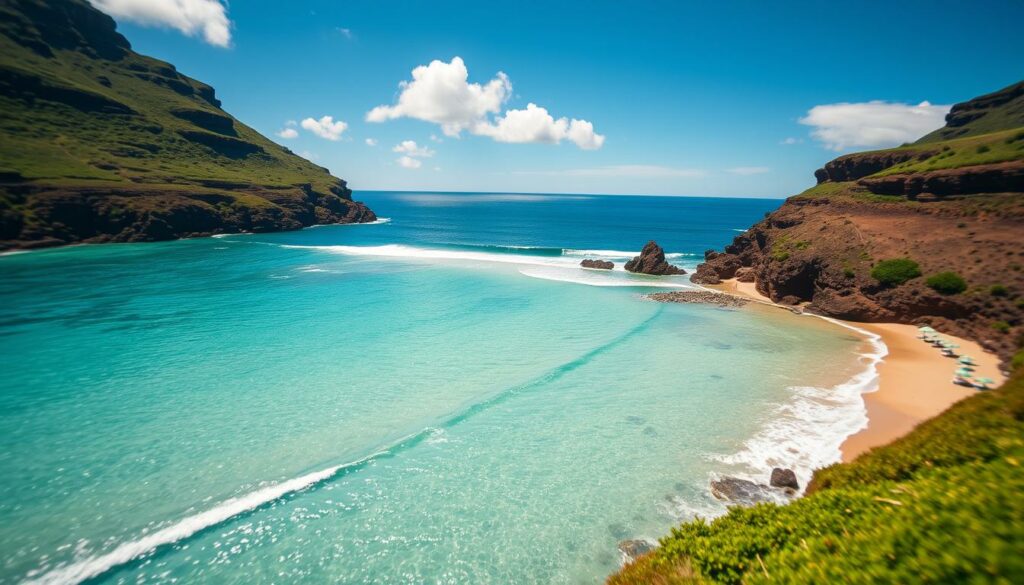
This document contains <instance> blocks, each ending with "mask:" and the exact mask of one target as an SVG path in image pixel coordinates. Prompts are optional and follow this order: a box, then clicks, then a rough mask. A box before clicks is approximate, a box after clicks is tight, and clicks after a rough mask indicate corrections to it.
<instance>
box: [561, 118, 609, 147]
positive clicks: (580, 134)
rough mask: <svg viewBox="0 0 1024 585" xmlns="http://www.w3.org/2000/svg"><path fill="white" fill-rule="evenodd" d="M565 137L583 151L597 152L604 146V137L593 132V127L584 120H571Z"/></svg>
mask: <svg viewBox="0 0 1024 585" xmlns="http://www.w3.org/2000/svg"><path fill="white" fill-rule="evenodd" d="M563 119H564V118H563ZM567 137H568V138H569V140H572V141H573V142H575V143H576V146H578V147H580V148H582V149H583V150H597V149H598V148H601V145H603V144H604V135H603V134H597V133H596V132H594V125H593V124H591V123H590V122H588V121H586V120H577V119H575V118H573V119H572V121H570V122H569V134H568V135H567Z"/></svg>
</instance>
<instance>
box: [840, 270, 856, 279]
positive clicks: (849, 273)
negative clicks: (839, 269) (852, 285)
mask: <svg viewBox="0 0 1024 585" xmlns="http://www.w3.org/2000/svg"><path fill="white" fill-rule="evenodd" d="M843 276H845V277H846V278H853V277H854V276H857V273H856V272H854V271H853V268H843Z"/></svg>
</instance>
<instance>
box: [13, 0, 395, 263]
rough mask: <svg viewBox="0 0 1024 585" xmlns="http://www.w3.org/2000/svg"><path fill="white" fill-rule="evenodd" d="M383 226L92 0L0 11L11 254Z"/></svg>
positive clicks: (324, 174) (45, 1) (56, 0)
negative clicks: (139, 47)
mask: <svg viewBox="0 0 1024 585" xmlns="http://www.w3.org/2000/svg"><path fill="white" fill-rule="evenodd" d="M374 219H376V217H375V216H374V214H373V212H372V211H371V210H370V209H368V208H367V207H366V206H365V205H363V204H362V203H358V202H354V201H352V198H351V191H350V190H349V189H348V187H347V186H346V184H345V182H344V181H342V180H340V179H337V178H335V177H333V176H331V175H330V173H329V172H328V171H327V169H324V168H322V167H319V166H317V165H314V164H312V163H310V162H309V161H307V160H305V159H303V158H301V157H299V156H296V155H295V154H293V153H291V151H289V150H288V149H287V148H284V147H281V146H279V145H277V144H275V143H273V142H271V141H270V140H268V139H266V138H265V137H263V136H261V135H260V134H259V133H258V132H256V131H255V130H253V129H252V128H249V127H248V126H246V125H244V124H242V123H241V122H239V121H238V120H236V119H235V118H233V117H232V116H231V115H229V114H228V113H226V112H225V111H224V110H222V109H221V107H220V101H219V100H218V99H217V98H216V96H215V93H214V90H213V88H211V87H210V86H208V85H206V84H204V83H201V82H199V81H196V80H194V79H191V78H189V77H187V76H185V75H182V74H181V73H179V72H178V71H177V70H176V69H175V67H174V66H173V65H171V64H169V63H166V62H163V61H159V60H157V59H152V58H149V57H145V56H143V55H139V54H138V53H135V52H134V51H132V50H131V46H130V45H129V43H128V41H127V40H126V39H125V38H124V37H123V36H122V35H120V34H119V33H117V31H116V30H115V24H114V21H113V20H112V19H111V18H110V17H108V16H106V15H104V14H103V13H101V12H99V11H97V10H95V9H94V8H93V7H92V6H90V5H89V4H88V3H87V2H85V1H84V0H3V1H2V2H0V249H4V248H29V247H40V246H52V245H61V244H68V243H75V242H125V241H151V240H165V239H172V238H179V237H185V236H193V235H203V234H212V233H221V232H237V231H274V230H288V229H298V228H301V227H304V226H309V225H313V224H319V223H350V222H365V221H373V220H374Z"/></svg>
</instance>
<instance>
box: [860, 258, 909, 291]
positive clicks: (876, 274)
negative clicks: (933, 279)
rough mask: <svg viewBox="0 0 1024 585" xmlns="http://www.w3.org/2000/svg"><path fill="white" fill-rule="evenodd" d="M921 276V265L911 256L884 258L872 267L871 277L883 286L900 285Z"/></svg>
mask: <svg viewBox="0 0 1024 585" xmlns="http://www.w3.org/2000/svg"><path fill="white" fill-rule="evenodd" d="M918 276H921V267H920V266H918V264H917V262H914V261H913V260H911V259H910V258H894V259H892V260H882V261H881V262H879V263H878V264H876V265H875V267H874V268H872V269H871V278H874V279H875V280H877V281H878V282H880V283H881V284H882V285H883V286H898V285H901V284H903V283H905V282H907V281H908V280H910V279H912V278H917V277H918Z"/></svg>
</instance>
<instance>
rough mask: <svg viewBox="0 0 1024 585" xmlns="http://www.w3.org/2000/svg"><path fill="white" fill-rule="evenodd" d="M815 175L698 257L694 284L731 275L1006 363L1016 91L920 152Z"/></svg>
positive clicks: (1019, 310) (1016, 168)
mask: <svg viewBox="0 0 1024 585" xmlns="http://www.w3.org/2000/svg"><path fill="white" fill-rule="evenodd" d="M946 131H949V132H946ZM946 136H952V137H953V138H951V139H944V137H946ZM815 176H816V177H817V179H818V185H817V186H815V187H813V188H811V189H809V190H808V191H806V192H804V193H802V194H800V195H797V196H795V197H791V198H790V199H788V200H787V201H786V202H785V203H784V204H783V205H782V206H781V207H780V208H779V209H778V210H777V211H774V212H772V213H770V214H768V215H767V216H766V217H765V219H764V220H763V221H761V222H759V223H757V224H756V225H754V226H753V227H751V228H750V229H749V230H748V231H747V232H745V233H743V234H741V235H740V236H738V237H736V238H735V239H734V241H733V242H732V244H730V245H729V246H727V247H726V248H725V250H724V251H722V252H716V251H708V252H707V253H706V254H705V262H704V263H703V264H701V265H700V266H699V267H698V269H697V271H696V273H695V275H694V277H693V280H694V281H695V282H698V283H709V284H713V283H716V282H719V281H720V280H722V279H727V278H733V277H735V276H736V275H737V272H742V273H745V274H746V275H747V277H748V278H749V277H750V275H752V278H753V279H754V281H755V282H756V286H757V289H758V290H759V291H760V292H762V293H763V294H765V295H767V296H769V297H771V299H772V300H774V301H776V302H780V303H786V304H804V303H805V304H806V305H807V307H806V308H807V310H810V311H813V312H817V313H820V314H823V315H828V316H833V317H838V318H843V319H850V320H854V321H896V322H903V323H919V324H925V323H927V324H930V325H932V326H934V327H936V328H939V329H941V330H942V331H949V332H951V333H954V334H959V335H963V336H966V337H969V338H972V339H975V340H977V341H979V342H980V343H981V344H982V345H984V346H985V347H987V348H989V349H991V350H993V351H996V352H998V353H999V354H1000V355H1002V356H1004V357H1008V356H1009V355H1011V353H1012V352H1013V351H1015V350H1016V349H1017V348H1018V347H1019V346H1020V345H1021V343H1022V341H1024V82H1022V83H1018V84H1015V85H1013V86H1010V87H1008V88H1005V89H1003V90H1000V91H999V92H995V93H993V94H989V95H986V96H981V97H979V98H976V99H973V100H970V101H968V102H965V103H963V104H958V105H957V106H955V107H954V108H953V109H952V111H951V112H950V114H949V116H947V126H946V128H943V129H941V130H938V131H936V132H934V133H932V134H929V135H928V136H926V137H924V138H923V139H921V140H920V141H918V142H917V143H914V144H910V145H905V146H902V147H900V148H896V149H890V150H884V151H876V152H868V153H860V154H852V155H847V156H843V157H839V158H838V159H836V160H833V161H831V162H829V163H828V164H826V165H825V167H824V168H822V169H820V170H818V171H817V172H816V173H815ZM893 261H896V262H893ZM893 273H895V276H894V275H893Z"/></svg>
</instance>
